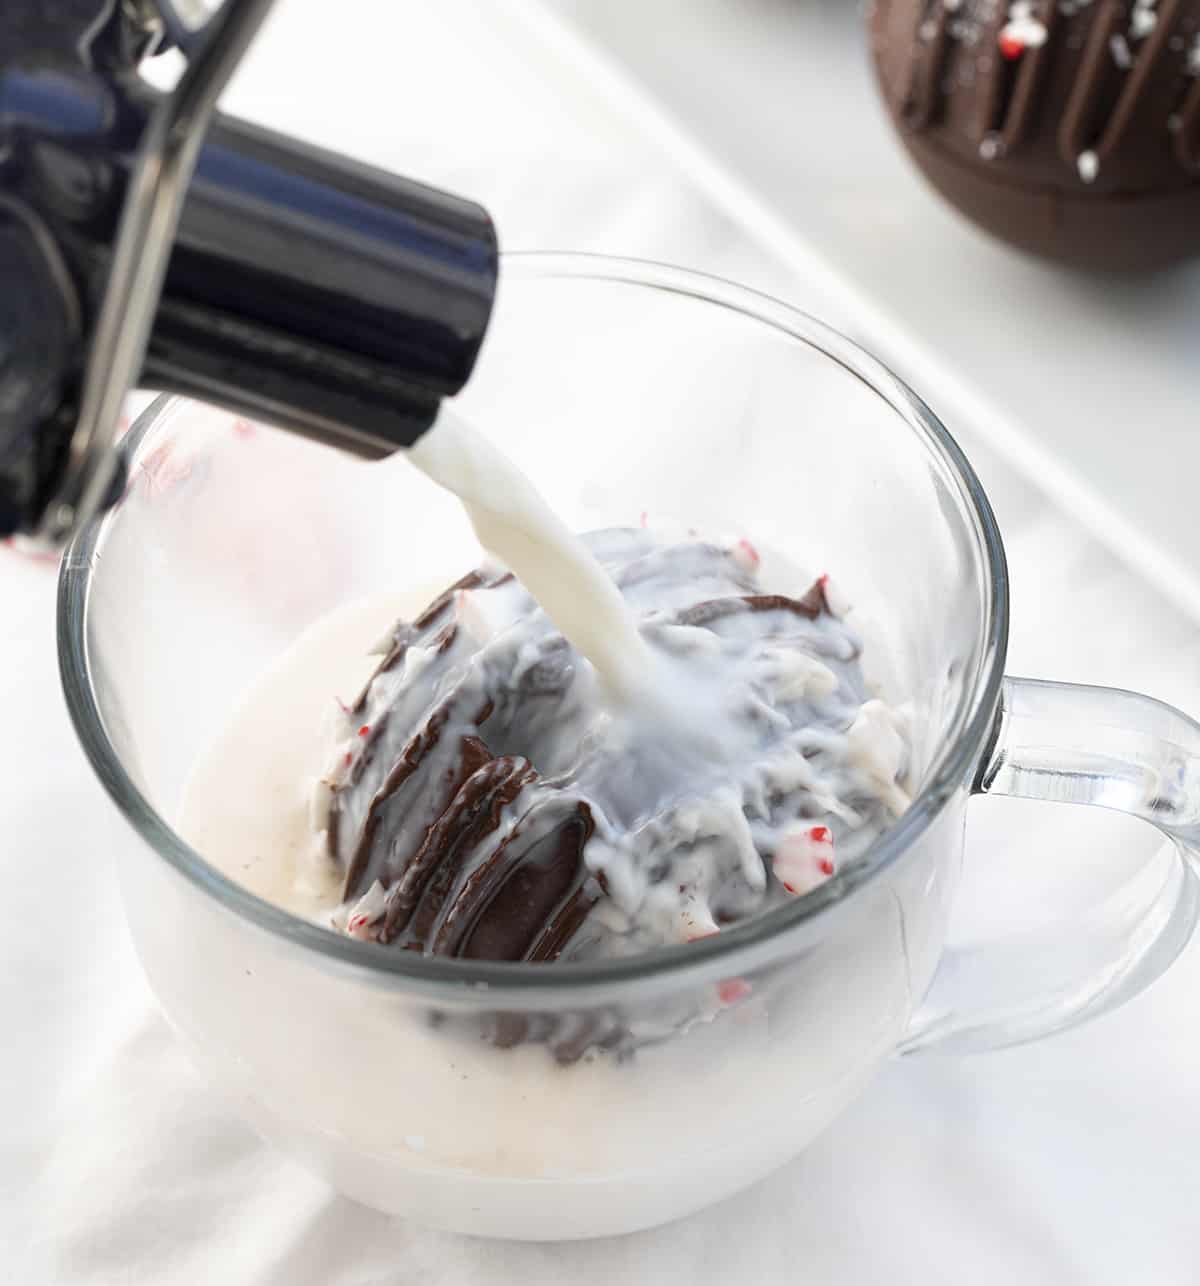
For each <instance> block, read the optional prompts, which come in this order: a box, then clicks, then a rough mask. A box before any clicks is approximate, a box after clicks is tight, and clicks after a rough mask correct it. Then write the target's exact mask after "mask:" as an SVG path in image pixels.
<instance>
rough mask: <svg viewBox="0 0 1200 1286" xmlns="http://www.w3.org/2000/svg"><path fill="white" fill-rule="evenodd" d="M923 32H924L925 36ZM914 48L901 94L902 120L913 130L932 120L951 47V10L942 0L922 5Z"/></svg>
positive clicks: (939, 99)
mask: <svg viewBox="0 0 1200 1286" xmlns="http://www.w3.org/2000/svg"><path fill="white" fill-rule="evenodd" d="M923 33H927V35H928V39H926V38H925V35H924V34H923ZM913 48H914V50H915V51H916V52H915V55H914V57H913V60H912V66H911V69H910V74H909V82H908V89H907V91H906V92H905V95H904V104H903V107H902V115H903V118H904V122H905V124H906V125H908V126H909V127H910V128H912V129H915V130H920V129H924V128H925V127H926V126H927V125H929V123H930V122H931V121H932V119H933V116H934V112H935V111H936V110H937V108H938V105H939V103H940V101H941V97H940V90H939V86H940V84H941V78H942V75H943V73H944V71H945V67H946V58H947V54H948V52H949V49H950V13H949V10H948V9H947V8H946V5H945V3H944V0H930V2H929V3H928V4H927V5H926V6H925V12H924V13H923V14H922V15H921V18H920V21H919V23H918V27H917V37H916V40H915V41H914V43H913Z"/></svg>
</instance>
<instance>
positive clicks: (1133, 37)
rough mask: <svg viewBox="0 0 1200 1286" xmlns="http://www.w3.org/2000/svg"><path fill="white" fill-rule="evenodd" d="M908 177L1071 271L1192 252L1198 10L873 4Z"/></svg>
mask: <svg viewBox="0 0 1200 1286" xmlns="http://www.w3.org/2000/svg"><path fill="white" fill-rule="evenodd" d="M869 23H870V35H871V48H872V54H873V58H874V63H875V69H876V72H877V75H878V79H879V84H880V88H881V90H882V93H883V98H884V101H885V103H886V105H887V108H888V112H889V114H890V115H891V118H892V121H893V123H894V125H895V127H896V129H897V131H898V133H899V135H900V137H901V139H902V140H903V142H904V145H905V147H906V148H907V149H908V151H909V153H910V155H911V156H912V157H913V159H914V160H915V161H916V163H917V164H918V166H920V168H921V170H922V172H923V173H924V174H925V176H926V177H927V178H928V179H929V180H930V182H931V183H932V184H933V185H934V186H935V187H936V188H937V189H938V191H939V192H940V193H941V194H942V195H943V196H944V197H945V198H946V199H947V200H948V201H950V202H951V204H953V205H955V206H956V207H957V208H958V209H959V210H961V211H962V212H963V213H964V214H966V215H967V216H969V217H970V218H971V219H973V220H974V221H975V222H976V223H978V224H979V225H980V226H981V227H983V228H985V229H986V230H987V231H989V232H991V233H993V234H994V235H996V236H998V237H1002V238H1003V239H1004V240H1006V241H1009V242H1011V243H1012V244H1013V245H1015V246H1019V247H1021V248H1022V249H1024V250H1029V251H1033V252H1035V253H1037V254H1040V255H1045V256H1048V257H1050V258H1054V259H1058V260H1061V261H1063V262H1066V263H1070V264H1074V265H1077V266H1083V267H1090V268H1099V269H1113V270H1136V269H1140V270H1146V269H1154V268H1159V267H1163V266H1165V265H1167V264H1170V263H1172V262H1175V261H1177V260H1180V259H1184V258H1187V257H1189V256H1192V255H1196V254H1200V0H1017V2H1016V3H1010V2H1008V0H875V2H874V4H873V5H872V6H871V10H870V17H869Z"/></svg>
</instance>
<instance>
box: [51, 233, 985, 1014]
mask: <svg viewBox="0 0 1200 1286" xmlns="http://www.w3.org/2000/svg"><path fill="white" fill-rule="evenodd" d="M503 262H504V270H503V274H502V278H501V281H502V283H503V281H504V279H505V278H507V277H508V276H514V275H515V276H517V277H519V278H524V279H538V278H543V279H544V278H549V279H560V280H576V281H578V280H585V281H592V282H608V283H617V284H622V285H628V286H636V287H642V288H648V289H651V290H654V291H659V292H663V293H666V294H674V295H679V296H683V297H685V298H690V299H694V300H696V301H698V302H701V303H705V304H709V305H715V306H717V307H720V308H725V309H728V310H730V311H732V312H735V313H737V314H739V315H741V316H742V317H744V318H746V319H748V320H751V321H754V322H757V323H760V324H763V325H765V326H766V327H768V328H769V329H773V330H775V331H777V332H781V333H782V334H784V335H785V336H787V337H788V338H789V339H792V340H796V341H798V342H799V343H801V344H803V345H806V346H807V347H808V348H809V349H811V350H813V351H814V352H816V353H817V354H819V355H820V356H821V357H823V358H826V359H829V360H832V361H833V362H835V363H836V364H838V365H839V366H841V367H842V368H843V369H844V370H846V371H847V372H848V373H849V374H850V375H852V376H854V377H855V378H856V379H857V380H858V381H859V382H860V383H861V384H863V385H865V386H866V387H867V388H868V389H869V390H870V391H871V392H872V393H874V394H875V395H876V396H877V397H879V398H880V399H881V400H883V401H884V402H885V403H886V404H887V405H888V406H889V407H890V409H891V410H892V411H894V412H895V413H896V415H897V416H898V418H899V419H900V420H901V421H903V423H904V424H905V425H906V426H907V427H908V429H909V431H910V432H911V433H912V435H913V437H914V438H915V439H916V440H917V445H919V446H922V447H923V448H924V449H925V450H926V451H927V452H928V453H929V454H931V455H932V456H933V457H934V459H935V460H936V461H937V462H938V463H939V464H940V465H941V466H942V469H943V473H944V475H945V476H946V477H947V478H948V479H949V480H950V481H951V483H952V484H953V485H954V488H955V490H956V491H957V493H958V499H959V501H960V502H961V505H960V511H961V512H965V513H966V514H967V516H968V518H969V520H970V533H969V534H970V535H971V536H972V538H973V541H974V544H975V548H976V552H977V554H979V555H980V556H981V562H982V565H983V567H984V570H985V575H986V584H985V586H984V590H985V594H986V600H985V607H984V612H983V616H982V619H981V621H980V622H979V626H980V632H981V636H982V644H983V646H982V648H981V650H980V656H979V663H978V666H977V672H976V673H975V674H974V675H973V676H972V677H971V679H970V681H969V682H964V684H963V690H962V694H961V696H960V698H959V701H958V704H957V706H956V708H955V711H954V716H953V720H952V724H951V727H952V733H951V735H949V736H948V737H947V738H946V740H945V743H944V744H943V745H942V747H941V748H940V750H939V752H938V754H937V756H936V758H935V760H934V762H933V764H932V765H931V768H930V770H929V771H928V773H927V778H926V781H925V784H924V786H923V787H922V789H921V791H920V792H919V794H918V795H917V796H916V798H915V799H914V800H913V801H912V803H911V805H910V806H909V808H908V809H907V810H906V811H905V812H904V813H903V814H902V815H901V816H900V817H899V818H898V819H897V820H896V822H895V823H894V824H893V825H892V826H891V827H889V828H888V829H887V830H886V831H884V833H883V834H882V835H880V836H879V837H878V839H877V840H876V841H875V842H874V844H872V845H871V847H870V848H869V849H868V850H867V852H866V853H865V854H864V855H863V856H862V857H861V858H860V859H859V860H858V861H856V862H855V863H853V864H852V865H851V866H849V867H848V868H847V869H846V870H844V871H839V872H838V873H837V874H836V875H835V876H834V877H833V878H832V879H830V880H828V881H826V882H825V883H824V884H822V885H820V886H818V887H817V888H816V889H814V890H813V891H812V892H810V893H808V894H806V895H804V896H802V897H799V898H797V899H795V901H793V902H791V903H789V904H788V905H786V906H783V907H779V908H776V909H775V910H773V911H770V912H768V913H767V914H765V915H763V916H760V917H756V918H752V919H750V920H748V921H745V922H743V923H741V924H738V925H734V926H732V927H730V928H728V929H724V930H722V932H721V933H720V934H714V935H713V936H711V937H708V938H703V939H700V940H698V941H696V942H693V943H688V944H683V945H671V946H664V947H659V948H656V949H654V950H652V951H647V952H644V953H641V954H639V955H637V956H633V957H630V958H628V959H620V960H609V961H596V962H589V963H579V962H564V963H561V964H556V965H555V966H553V968H550V969H547V967H546V966H545V965H544V964H529V963H527V962H509V961H478V960H467V959H457V958H452V957H439V956H421V955H417V954H415V953H412V952H407V951H393V950H391V949H389V948H388V947H385V946H381V945H379V944H377V943H369V942H360V941H357V940H354V939H351V938H349V937H344V936H342V935H339V934H336V933H333V932H331V931H330V930H329V929H326V928H324V927H323V926H321V925H319V924H316V923H314V922H312V921H309V920H305V919H302V918H300V917H299V916H296V915H293V914H292V913H291V912H288V911H285V910H283V909H282V908H281V907H278V906H275V905H274V904H273V903H270V902H267V901H265V900H264V899H262V898H260V897H258V896H257V895H256V894H253V893H251V892H250V891H249V890H247V889H245V888H243V887H241V886H240V885H238V884H236V883H235V882H234V881H233V880H231V879H229V878H228V877H227V876H225V875H223V874H222V873H221V872H220V871H218V870H217V869H216V867H214V866H212V865H210V864H209V863H208V862H206V861H205V859H204V858H203V857H201V856H200V854H199V853H197V852H196V851H195V850H194V849H192V848H191V847H190V846H189V845H188V844H187V843H186V842H185V841H184V840H183V839H182V837H180V836H179V835H178V834H177V833H176V832H175V830H174V829H173V828H172V826H171V825H170V824H169V823H168V822H167V821H166V819H165V818H164V817H162V816H161V815H160V814H159V813H158V811H157V810H156V809H155V808H154V807H153V805H152V804H151V803H150V801H149V800H148V799H147V798H146V797H145V796H144V795H143V793H142V792H141V791H140V790H139V788H138V787H137V785H136V784H135V783H134V781H133V779H132V777H131V776H130V774H129V773H128V772H127V770H126V769H125V766H124V765H123V764H122V762H121V759H120V756H119V754H118V753H117V751H116V749H115V747H114V746H113V744H112V742H111V740H110V738H109V736H108V733H107V731H106V729H105V726H104V721H103V718H102V716H101V714H100V709H99V706H98V703H97V701H96V697H95V692H94V690H93V684H92V672H91V666H90V660H89V649H88V645H87V626H88V612H89V603H90V590H91V583H92V579H93V576H94V574H95V572H96V569H97V567H98V565H99V561H100V560H99V559H98V558H97V554H98V551H99V549H100V548H101V546H102V545H103V543H104V539H105V533H106V532H107V531H108V529H109V528H110V526H111V525H112V524H114V523H116V522H118V521H119V520H120V508H119V507H118V508H117V509H115V510H114V511H113V512H111V513H110V514H108V515H107V516H106V517H105V518H103V519H102V520H101V521H99V522H96V523H92V524H91V525H90V526H89V527H88V528H87V529H85V530H84V531H82V532H80V533H79V534H78V535H77V536H76V538H75V540H74V541H73V542H72V544H71V546H70V547H69V549H68V550H67V552H66V554H65V556H64V558H63V561H62V566H61V569H60V573H59V584H58V621H57V645H58V658H59V672H60V675H61V678H62V683H63V690H64V695H65V698H66V703H67V708H68V711H69V713H70V716H71V720H72V722H73V724H74V726H75V730H76V733H77V735H78V736H79V738H80V741H81V743H82V745H83V748H84V751H85V753H86V754H87V756H88V759H89V760H90V761H91V764H92V767H93V769H94V770H95V771H96V773H97V775H98V776H99V778H100V780H101V782H102V784H103V785H104V787H105V789H106V790H107V791H108V793H109V795H110V796H111V797H112V798H113V800H114V802H115V803H116V804H117V806H118V808H119V809H120V810H121V812H122V813H124V815H125V817H126V818H127V819H128V821H129V822H130V823H131V824H132V826H133V828H134V830H135V831H136V832H137V833H138V835H139V836H140V837H141V838H142V839H143V840H144V841H145V842H146V843H147V844H148V845H149V846H150V848H151V850H152V851H153V852H154V853H155V854H157V856H158V857H160V858H162V859H163V860H164V861H166V862H167V863H168V865H170V866H171V867H173V868H174V869H175V870H176V871H177V872H178V873H179V874H181V875H182V876H183V877H184V878H185V879H187V880H188V881H189V882H190V883H191V884H193V885H194V886H196V887H197V888H199V889H200V891H201V892H202V893H203V894H205V895H206V896H208V897H211V898H212V899H213V900H214V901H216V902H217V903H219V904H220V905H221V906H222V907H224V908H225V909H226V910H228V911H231V912H233V913H234V914H235V915H236V916H238V917H239V918H240V919H243V920H245V921H248V922H249V923H250V924H252V925H254V926H257V927H258V928H259V929H263V930H265V931H267V932H268V933H270V934H272V935H274V936H275V937H277V938H280V939H283V940H284V941H285V942H286V943H290V944H291V945H293V946H295V947H298V948H300V949H301V951H302V952H306V953H307V952H311V953H313V954H314V955H315V956H316V957H317V958H318V960H319V961H320V962H323V963H325V964H327V965H332V966H335V967H339V968H341V969H348V970H349V971H351V972H352V973H357V974H359V975H361V976H362V977H363V978H364V979H366V980H370V981H372V982H375V983H383V984H384V985H393V986H396V985H399V986H404V987H406V988H413V989H419V990H422V991H427V990H433V991H435V992H443V993H445V992H447V991H449V992H452V993H453V994H454V995H457V996H460V997H461V996H463V995H467V994H470V993H471V992H472V991H478V990H480V989H486V991H487V995H488V1003H489V1005H494V1004H495V1003H496V1002H497V1000H498V999H499V998H500V996H502V995H503V993H504V992H511V993H513V994H515V995H519V996H520V998H521V1000H522V1001H523V1002H527V1001H531V1000H533V998H534V996H535V995H536V994H537V993H544V994H546V995H550V996H555V997H558V996H561V995H562V993H567V992H569V993H571V994H572V995H573V996H575V997H576V999H581V998H582V997H581V995H580V993H581V992H582V991H589V992H590V991H591V990H592V989H593V988H596V987H599V988H601V989H603V990H607V989H608V987H609V986H611V985H613V984H622V983H626V984H628V983H630V982H633V981H638V980H643V979H650V978H657V979H664V978H670V979H673V980H675V981H678V982H680V983H684V982H690V981H693V980H694V981H699V980H700V978H701V976H708V975H714V974H717V973H719V974H725V975H728V974H734V973H738V972H747V971H748V969H747V964H748V962H749V961H750V960H751V959H752V958H754V959H758V958H759V957H761V955H762V952H763V950H764V949H768V950H769V951H770V955H771V957H772V958H774V957H775V956H777V955H778V954H781V953H782V952H783V951H784V950H786V948H787V947H788V945H789V944H792V943H794V942H795V941H796V939H797V938H798V937H799V936H800V935H801V934H803V933H804V932H805V931H806V930H810V929H811V928H812V927H813V926H814V925H816V924H818V923H819V922H820V921H821V920H822V919H823V918H825V917H826V916H827V915H829V914H830V913H831V912H833V911H834V910H835V908H837V907H838V906H840V905H842V904H844V903H845V902H846V900H847V899H848V898H849V897H850V895H851V894H852V893H853V892H855V891H856V890H857V889H858V888H860V887H862V886H863V885H865V884H867V883H868V882H870V881H871V880H872V879H873V878H874V877H875V876H876V875H878V874H880V873H881V872H882V871H884V870H886V869H887V868H888V867H890V866H891V865H892V863H893V862H895V861H896V860H897V859H898V858H899V857H900V856H901V855H902V854H903V853H904V852H906V851H907V850H908V849H909V848H910V847H911V845H912V844H913V843H914V842H915V841H916V840H917V839H918V838H919V837H920V836H921V835H922V834H923V833H924V832H925V831H926V830H927V829H928V827H929V826H930V825H931V824H932V823H933V821H934V820H935V819H936V818H937V817H938V815H939V814H940V812H941V810H942V808H943V806H944V805H945V803H946V802H947V800H948V799H949V798H950V797H951V796H952V795H953V793H954V792H955V791H956V790H958V789H959V788H961V787H962V786H963V785H964V784H965V783H967V781H968V779H969V778H970V777H971V775H972V774H973V772H974V770H975V767H976V765H977V764H978V763H979V762H981V761H982V759H983V757H984V753H985V751H986V750H987V748H988V745H989V743H990V740H991V738H992V736H993V735H994V731H995V715H996V711H997V708H998V705H999V696H1000V687H1001V682H1002V679H1003V671H1004V660H1005V652H1006V647H1007V640H1008V619H1009V595H1008V573H1007V566H1006V561H1005V555H1004V547H1003V543H1002V541H1001V537H1000V532H999V529H998V527H997V525H996V520H995V516H994V515H993V513H992V509H991V505H990V503H989V502H988V499H987V496H986V494H985V492H984V490H983V487H982V484H981V483H980V481H979V479H978V478H977V476H976V475H975V472H974V470H973V469H972V468H971V466H970V464H969V463H968V461H967V459H966V456H965V455H964V454H963V452H962V450H961V448H960V447H959V446H958V444H957V442H955V440H954V438H953V437H952V436H951V434H950V433H949V431H948V430H947V429H946V427H945V426H944V425H943V424H942V423H941V421H940V420H939V419H938V418H937V416H936V415H934V413H933V412H932V411H931V410H930V409H929V408H928V407H927V406H926V405H925V403H924V402H923V401H922V400H921V399H920V398H919V397H918V396H917V395H916V394H915V393H914V392H912V390H911V389H909V388H908V387H907V385H905V384H904V383H903V382H902V381H901V380H900V379H899V378H898V377H896V376H895V375H893V374H892V372H891V371H889V370H888V369H887V367H885V366H884V365H883V364H882V363H881V362H879V361H878V360H877V359H876V358H874V357H872V356H871V355H870V354H869V353H867V352H866V351H865V350H863V349H861V348H859V346H858V345H857V344H855V343H854V342H853V341H851V340H849V339H847V338H846V337H845V336H844V335H842V334H841V333H840V332H838V331H836V330H833V329H832V328H831V327H829V326H826V325H825V324H824V323H822V322H819V321H817V320H816V319H815V318H813V317H810V316H809V315H808V314H806V313H804V312H801V311H800V310H798V309H796V308H793V307H792V306H791V305H789V304H785V303H783V302H782V301H780V300H777V299H775V298H773V297H772V296H770V295H767V294H765V293H762V292H760V291H756V290H752V289H750V288H749V287H746V286H740V285H736V284H735V283H733V282H729V281H726V280H725V279H723V278H720V277H717V276H713V275H709V274H706V273H700V272H696V271H693V270H690V269H683V268H677V267H673V266H670V265H667V264H661V263H656V262H653V261H650V260H641V259H629V258H615V257H610V256H606V255H593V254H580V253H559V252H543V251H536V252H532V251H531V252H520V253H506V254H505V255H504V256H503ZM501 289H503V284H502V286H501ZM485 342H486V341H485ZM187 400H188V399H185V398H180V397H176V396H173V395H168V394H164V395H161V396H159V397H158V398H156V399H155V400H154V402H153V403H151V405H150V406H148V407H147V408H146V409H145V410H144V411H143V412H142V413H141V415H139V416H138V418H137V420H136V421H135V423H134V425H133V426H132V428H131V429H130V431H129V433H128V434H127V436H126V438H125V442H124V445H123V449H124V450H125V451H126V452H127V453H128V455H129V456H130V457H133V456H134V455H136V454H137V453H138V452H139V451H140V449H141V448H142V447H143V446H144V444H145V443H146V442H147V440H148V439H149V438H150V437H151V436H152V435H153V434H155V433H156V432H157V431H158V430H160V429H161V428H162V427H164V426H165V424H166V423H168V422H169V420H170V418H171V415H172V412H173V411H174V410H175V409H176V408H177V407H178V406H179V405H180V404H182V403H183V402H185V401H187ZM718 966H719V967H718ZM497 993H499V995H498V994H497Z"/></svg>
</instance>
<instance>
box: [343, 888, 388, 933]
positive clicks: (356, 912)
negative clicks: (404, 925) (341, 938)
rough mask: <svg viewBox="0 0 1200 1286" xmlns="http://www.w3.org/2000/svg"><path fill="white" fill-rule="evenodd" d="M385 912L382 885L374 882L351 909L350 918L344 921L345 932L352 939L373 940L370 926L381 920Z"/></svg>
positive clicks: (385, 906)
mask: <svg viewBox="0 0 1200 1286" xmlns="http://www.w3.org/2000/svg"><path fill="white" fill-rule="evenodd" d="M386 910H387V897H386V895H385V894H384V891H383V885H382V884H380V882H379V881H378V880H376V881H375V882H374V884H372V885H371V887H370V888H369V889H368V890H367V891H366V892H365V893H364V894H363V895H362V897H360V898H359V899H358V901H357V902H356V903H355V904H354V906H353V907H351V909H350V916H349V918H348V919H347V921H346V932H347V933H348V934H349V935H350V936H351V937H352V938H361V939H363V940H367V939H370V938H373V937H374V936H375V935H374V933H373V932H372V931H371V926H372V925H373V924H374V923H375V922H376V921H377V920H379V919H381V918H382V916H383V913H384V911H386Z"/></svg>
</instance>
